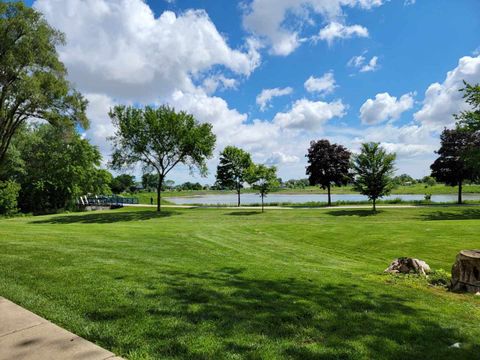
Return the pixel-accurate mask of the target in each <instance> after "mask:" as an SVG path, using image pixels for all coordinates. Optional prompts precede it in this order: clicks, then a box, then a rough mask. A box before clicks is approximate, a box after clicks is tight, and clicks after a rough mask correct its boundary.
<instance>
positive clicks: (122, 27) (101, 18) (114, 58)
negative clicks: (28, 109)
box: [33, 0, 260, 101]
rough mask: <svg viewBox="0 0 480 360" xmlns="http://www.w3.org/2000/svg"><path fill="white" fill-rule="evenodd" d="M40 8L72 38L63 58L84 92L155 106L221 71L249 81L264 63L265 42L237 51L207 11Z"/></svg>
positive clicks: (99, 5) (58, 1)
mask: <svg viewBox="0 0 480 360" xmlns="http://www.w3.org/2000/svg"><path fill="white" fill-rule="evenodd" d="M33 6H34V7H35V8H36V9H38V10H40V11H41V12H42V13H43V14H44V15H45V17H46V19H47V20H48V22H49V23H50V24H51V25H52V26H54V27H55V28H58V29H60V30H61V31H63V32H64V33H65V34H66V38H67V45H66V46H65V47H62V48H60V49H59V52H60V56H61V59H62V60H63V61H64V62H65V63H66V64H68V70H69V74H70V78H71V80H72V81H73V82H74V83H76V85H77V87H79V88H80V89H81V90H82V91H84V92H88V93H109V94H111V95H113V96H114V97H115V98H119V99H128V98H130V97H131V96H132V95H133V94H134V96H135V97H137V98H139V99H142V100H144V101H151V100H152V98H153V97H155V98H158V97H161V96H165V95H168V94H169V93H170V92H171V90H172V89H178V90H183V91H191V90H193V89H194V87H195V86H194V81H193V80H192V79H193V76H198V75H199V74H202V73H205V72H208V71H209V70H210V69H211V68H212V67H213V66H222V67H224V68H225V69H228V70H229V71H231V72H233V73H235V74H237V75H244V76H248V75H249V74H251V72H252V71H253V70H254V69H255V68H256V67H257V66H258V65H259V63H260V57H259V54H258V51H257V43H255V42H254V41H253V40H251V41H249V42H247V43H246V44H245V49H244V51H241V50H236V49H232V48H230V47H229V46H228V44H227V42H226V40H225V39H224V37H223V36H222V35H221V34H220V33H219V32H218V30H217V29H216V27H215V25H214V24H213V23H212V21H211V20H210V18H209V17H208V15H207V13H206V12H204V11H201V10H188V11H186V12H185V13H182V14H181V15H178V16H177V15H175V13H173V12H171V11H165V12H163V13H162V14H161V15H160V16H159V17H155V15H154V13H153V11H152V10H151V9H150V7H149V6H148V5H147V4H146V3H145V2H143V1H142V0H85V1H78V0H37V1H35V3H34V5H33Z"/></svg>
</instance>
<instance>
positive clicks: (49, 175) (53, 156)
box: [15, 124, 111, 213]
mask: <svg viewBox="0 0 480 360" xmlns="http://www.w3.org/2000/svg"><path fill="white" fill-rule="evenodd" d="M15 147H18V149H19V151H20V153H21V156H22V160H23V162H24V163H25V164H27V166H25V168H24V170H23V171H22V172H20V173H19V174H18V176H17V179H18V180H17V182H18V183H19V184H20V185H21V190H20V197H19V206H20V208H21V210H22V211H24V212H34V213H45V212H52V211H53V212H55V211H57V210H59V209H65V208H68V207H71V206H73V205H74V201H75V198H77V197H78V196H80V195H85V194H89V193H90V194H104V193H108V192H109V184H108V182H109V181H110V180H111V175H110V173H108V172H107V171H105V170H103V169H99V166H100V163H101V155H100V152H99V151H98V149H97V148H96V147H94V146H92V145H91V144H90V143H89V142H88V140H86V139H82V137H81V136H80V134H78V133H77V132H76V131H75V130H74V129H71V128H66V129H65V128H60V127H54V126H52V125H48V124H43V125H36V126H33V127H31V128H29V129H27V130H26V131H25V134H22V136H21V138H20V139H19V141H18V142H16V143H15Z"/></svg>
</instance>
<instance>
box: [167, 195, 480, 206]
mask: <svg viewBox="0 0 480 360" xmlns="http://www.w3.org/2000/svg"><path fill="white" fill-rule="evenodd" d="M424 198H425V196H424V195H422V194H418V195H394V194H393V195H390V196H385V197H383V198H382V200H391V199H402V200H404V201H415V200H424ZM167 200H168V201H171V202H173V203H174V204H179V205H188V204H204V205H216V204H227V205H236V204H237V195H236V194H235V193H231V194H213V195H198V196H191V197H187V196H185V197H180V196H179V197H169V198H167ZM241 200H242V204H244V205H247V204H258V203H260V202H261V200H260V196H259V195H257V194H252V193H247V194H242V197H241ZM327 200H328V198H327V195H326V194H276V193H272V194H269V195H268V196H267V197H266V198H265V203H307V202H312V201H313V202H324V203H326V202H327ZM366 200H367V197H366V196H363V195H360V194H332V202H336V201H345V202H358V201H366ZM463 200H476V201H480V194H464V195H463ZM431 201H432V202H437V203H438V202H456V201H457V195H456V194H443V195H432V198H431Z"/></svg>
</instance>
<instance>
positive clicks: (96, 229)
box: [0, 207, 480, 359]
mask: <svg viewBox="0 0 480 360" xmlns="http://www.w3.org/2000/svg"><path fill="white" fill-rule="evenodd" d="M479 233H480V209H477V208H472V207H470V208H467V207H463V208H462V207H460V208H454V207H449V208H438V207H437V208H418V209H382V211H381V212H380V213H379V214H377V215H375V216H374V215H372V213H371V212H370V211H368V210H349V209H328V210H285V211H280V210H268V211H267V212H266V213H265V214H261V213H259V212H257V211H245V210H227V209H183V210H180V209H179V210H171V209H169V211H165V212H164V213H163V214H162V215H158V214H156V213H155V212H153V211H151V210H146V209H122V210H115V211H105V212H94V213H80V214H70V215H54V216H42V217H23V218H22V217H19V218H12V219H3V220H0V295H1V296H4V297H6V298H8V299H10V300H12V301H14V302H16V303H18V304H20V305H22V306H24V307H26V308H27V309H30V310H32V311H33V312H35V313H38V314H39V315H41V316H44V317H46V318H47V319H49V320H51V321H53V322H54V323H56V324H58V325H60V326H63V327H65V328H67V329H68V330H70V331H73V332H75V333H77V334H79V335H81V336H83V337H85V338H87V339H89V340H91V341H94V342H95V343H97V344H98V345H101V346H103V347H106V348H108V349H110V350H112V351H114V352H116V353H118V354H119V355H122V356H124V357H127V358H129V359H163V358H167V359H408V358H419V359H474V358H478V354H479V352H480V344H479V342H480V340H479V339H480V326H479V325H478V324H479V322H480V300H479V299H478V297H475V296H473V295H463V294H454V293H449V292H447V291H446V290H445V289H443V288H440V287H433V286H429V285H428V284H427V283H426V282H424V281H421V280H416V279H413V278H404V277H398V278H397V277H393V276H389V275H383V274H382V271H383V270H384V269H385V268H386V267H387V265H388V264H389V263H390V261H391V260H393V259H394V258H395V257H399V256H413V257H418V258H420V259H423V260H425V261H427V263H429V264H430V266H432V267H433V268H434V269H440V268H442V269H445V270H447V271H449V270H450V267H451V265H452V264H453V262H454V259H455V255H456V254H457V253H458V251H459V250H461V249H470V248H478V247H479ZM456 342H460V343H461V347H460V348H451V347H450V345H452V344H454V343H456Z"/></svg>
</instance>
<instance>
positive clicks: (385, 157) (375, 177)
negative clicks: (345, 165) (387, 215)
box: [351, 142, 396, 211]
mask: <svg viewBox="0 0 480 360" xmlns="http://www.w3.org/2000/svg"><path fill="white" fill-rule="evenodd" d="M395 158H396V155H395V154H389V153H387V152H386V151H385V149H384V148H382V147H381V146H380V144H379V143H374V142H370V143H364V144H362V148H361V152H360V154H357V155H354V156H353V160H352V164H351V166H352V169H353V179H354V183H353V184H354V185H353V187H354V189H355V190H356V191H359V192H360V193H361V194H362V195H366V196H368V199H369V200H372V201H373V211H377V207H376V201H377V199H378V198H381V197H382V196H385V195H388V194H390V191H391V190H392V188H393V187H394V183H393V179H392V177H393V173H394V171H395V168H394V166H395Z"/></svg>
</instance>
